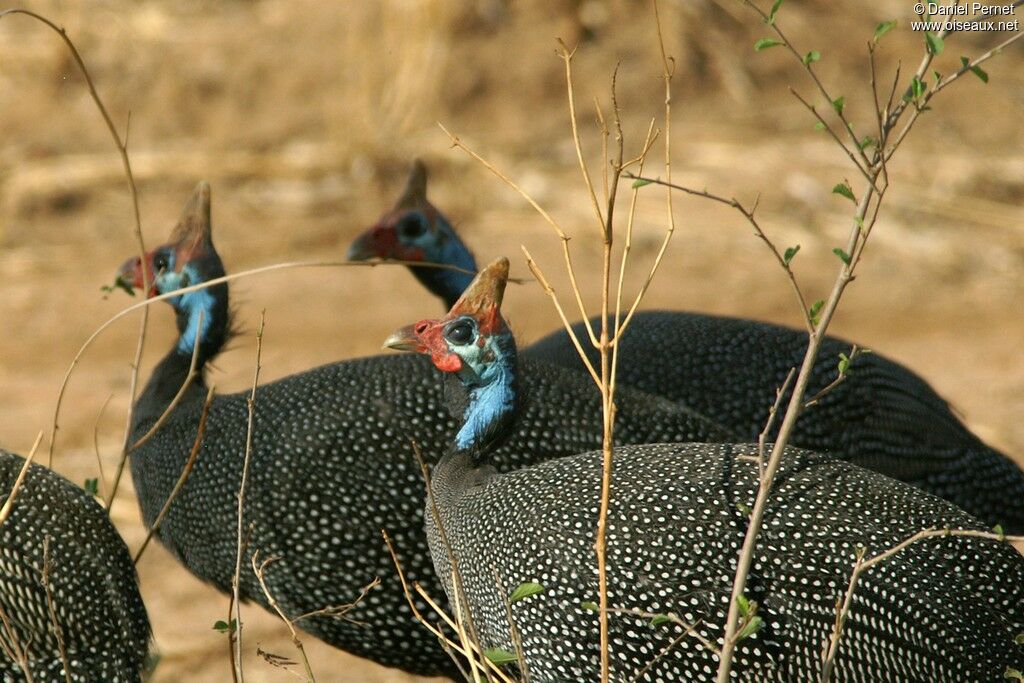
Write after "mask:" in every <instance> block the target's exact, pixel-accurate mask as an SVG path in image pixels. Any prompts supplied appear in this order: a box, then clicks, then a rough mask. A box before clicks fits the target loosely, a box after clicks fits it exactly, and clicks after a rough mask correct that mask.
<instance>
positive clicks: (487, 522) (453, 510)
mask: <svg viewBox="0 0 1024 683" xmlns="http://www.w3.org/2000/svg"><path fill="white" fill-rule="evenodd" d="M504 272H507V262H505V263H504V264H502V263H501V262H496V264H495V265H492V266H490V267H488V268H487V269H485V270H484V271H481V273H480V275H479V276H478V282H477V284H474V285H473V286H471V288H470V290H467V292H474V290H476V293H477V294H478V293H479V292H480V290H481V289H482V290H485V291H486V290H489V289H492V288H493V281H494V280H502V279H503V278H504ZM488 280H490V281H491V283H489V284H488ZM481 282H482V283H484V284H483V285H481V284H480V283H481ZM502 284H503V283H502ZM496 307H497V304H495V306H494V307H493V310H496ZM457 309H458V304H457V305H456V310H453V312H452V313H450V314H449V316H447V317H445V318H443V319H441V320H436V321H422V322H420V323H418V324H417V325H415V326H412V327H409V328H404V329H403V330H401V331H399V332H398V333H396V334H395V335H393V336H392V337H391V338H390V339H389V343H390V344H391V345H392V346H393V347H395V348H401V349H406V350H417V351H419V352H421V353H425V354H430V355H431V356H432V357H433V358H438V357H444V356H445V355H446V354H447V353H452V354H455V355H458V356H459V357H460V358H462V359H463V360H464V361H466V362H467V363H470V362H473V364H474V366H475V367H474V368H473V373H471V374H470V373H465V372H462V371H458V370H455V371H452V370H449V371H448V373H449V376H450V377H451V378H452V379H451V380H450V381H453V382H455V383H457V385H458V386H459V387H461V390H462V391H463V392H465V393H466V394H467V395H468V396H467V400H466V401H464V402H463V403H462V406H463V410H464V413H463V414H462V416H461V419H462V420H463V423H464V428H466V429H469V430H470V431H471V432H472V433H473V434H477V435H483V434H494V433H500V432H502V431H504V430H508V429H513V428H514V423H515V420H516V416H515V412H514V411H511V412H504V413H500V414H497V415H495V414H491V415H490V417H489V419H490V420H491V421H492V422H491V423H488V424H484V423H482V422H481V420H480V415H479V414H478V413H479V412H480V406H481V405H482V404H483V403H484V402H485V401H486V398H481V396H480V395H481V394H486V395H488V396H489V395H493V392H494V388H493V386H491V385H492V384H494V383H498V384H501V383H504V384H506V385H507V387H506V388H507V389H508V390H509V391H512V392H513V393H514V391H515V382H514V380H513V379H512V378H514V370H512V368H514V367H515V365H516V363H517V358H516V352H515V343H514V340H513V339H512V335H511V334H510V333H509V332H508V330H507V329H505V328H504V326H503V325H493V326H492V330H493V332H491V333H487V332H483V331H482V330H483V328H484V322H483V320H482V319H481V317H480V315H479V314H476V315H471V316H470V317H474V318H476V323H477V324H476V326H475V328H474V329H473V333H472V335H471V337H470V341H469V343H468V344H467V343H461V337H460V341H459V342H456V341H455V340H453V339H452V335H451V331H452V330H453V329H454V327H455V326H456V325H460V324H463V323H464V321H465V320H466V318H467V314H466V312H465V311H459V310H457ZM482 310H487V307H486V306H484V307H482ZM434 330H443V333H442V334H439V335H438V334H432V332H433V331H434ZM478 340H479V341H480V343H482V344H484V345H485V346H490V347H492V348H495V349H496V353H495V356H496V359H495V361H493V362H494V363H495V364H499V365H503V366H506V367H505V368H504V369H494V368H488V367H484V366H485V365H486V363H481V362H480V361H479V359H476V360H473V359H472V355H471V353H469V350H470V349H472V348H476V347H477V345H478V344H477V342H478ZM484 412H485V413H486V411H484ZM488 443H489V441H487V440H479V441H478V440H475V439H468V440H462V441H457V442H456V443H454V444H453V445H452V448H451V450H450V451H449V452H448V453H447V454H446V455H445V456H444V457H443V458H442V459H441V461H440V462H439V463H438V465H437V466H436V467H435V468H434V471H433V476H432V482H433V491H434V500H435V503H436V509H437V519H436V521H435V519H434V516H433V514H432V513H430V514H428V515H427V530H428V535H429V538H430V547H431V554H432V556H433V558H434V564H435V568H436V571H437V573H438V575H440V576H442V577H446V590H447V591H448V593H449V596H450V597H453V596H454V590H455V589H454V583H453V581H452V580H451V576H452V572H451V570H452V564H451V561H450V559H449V557H453V558H454V562H455V566H457V568H458V571H459V575H460V576H461V583H462V588H463V591H464V598H463V599H462V600H461V601H460V602H461V603H462V604H464V605H468V607H469V614H470V616H471V619H472V622H473V624H474V627H475V630H476V632H477V633H478V635H479V637H480V639H481V644H482V646H483V647H484V648H485V649H500V650H504V651H507V652H515V642H514V641H513V639H512V636H511V632H512V631H511V628H510V625H509V618H508V612H509V610H511V614H512V620H513V622H514V624H515V627H516V630H517V632H518V634H519V639H520V641H521V645H522V651H523V656H524V664H525V667H526V668H527V669H528V672H529V676H530V680H531V681H534V683H555V682H559V683H561V682H564V681H582V680H595V679H596V677H597V675H598V671H599V669H600V665H599V645H598V644H599V636H598V619H597V616H596V614H595V613H594V611H593V609H594V607H593V604H594V603H596V602H597V600H598V581H597V569H596V567H597V563H596V557H595V551H594V529H595V527H596V524H597V516H598V507H599V500H600V490H601V475H602V454H601V453H600V452H599V451H595V452H590V453H583V454H578V455H575V456H571V457H567V458H562V459H559V460H555V461H550V462H545V463H542V464H540V465H536V466H533V467H527V468H524V469H520V470H517V471H515V472H511V473H506V474H498V473H497V472H495V471H494V470H493V468H491V467H490V464H489V460H490V449H489V446H488ZM755 452H756V445H753V444H750V445H721V444H657V445H648V446H628V447H622V448H618V449H617V450H616V452H615V460H614V462H615V465H614V470H613V472H614V474H613V485H612V491H613V498H612V504H611V508H610V511H609V517H608V519H609V522H608V532H607V547H608V551H607V557H608V566H609V568H610V569H609V574H608V599H609V605H610V607H611V609H612V610H613V612H612V614H610V616H609V623H610V627H609V633H610V638H609V643H610V645H609V656H610V662H611V680H613V681H616V682H626V681H650V682H653V681H659V682H660V681H664V682H668V681H689V682H695V683H702V682H705V681H714V680H716V671H717V667H718V663H717V657H716V656H715V654H714V653H713V652H712V651H711V650H710V649H709V647H708V646H706V645H705V644H703V643H702V642H701V640H700V639H701V638H703V639H704V641H707V643H709V644H710V645H711V646H712V647H714V646H715V644H716V643H717V639H718V637H719V635H720V634H721V632H722V630H723V624H724V621H725V615H726V613H727V611H728V607H729V596H730V591H731V586H732V577H733V574H734V571H735V561H736V557H737V556H738V553H739V549H740V546H741V545H742V543H743V539H744V535H745V532H746V526H747V523H748V516H747V513H745V512H744V510H746V509H749V507H750V506H752V505H753V502H754V498H755V496H756V491H757V486H758V480H757V465H756V463H754V462H749V460H745V459H743V458H740V457H739V456H744V455H746V456H749V455H751V454H752V453H755ZM430 510H431V511H432V508H431V509H430ZM929 527H940V528H941V527H950V528H968V529H983V528H984V527H983V526H982V525H981V524H980V523H979V522H978V521H977V520H975V519H974V518H972V517H971V516H969V515H967V514H965V513H964V512H962V511H961V510H959V509H957V508H956V507H954V506H953V505H950V504H949V503H947V502H945V501H943V500H941V499H939V498H937V497H935V496H932V495H930V494H927V493H924V492H921V491H919V490H917V489H914V488H912V487H910V486H907V485H905V484H903V483H901V482H898V481H895V480H892V479H889V478H887V477H884V476H881V475H879V474H877V473H874V472H870V471H867V470H864V469H861V468H858V467H856V466H853V465H851V464H849V463H847V462H842V461H838V460H835V459H831V458H828V457H826V456H821V455H817V454H813V453H810V452H808V451H803V450H800V449H796V448H789V449H787V451H786V452H785V454H784V456H783V461H782V467H781V469H780V470H779V473H778V476H777V478H776V482H775V487H774V490H773V493H772V496H771V498H770V502H769V504H768V507H767V509H766V513H765V523H764V527H763V530H762V532H761V534H760V536H759V543H758V546H757V550H756V552H755V556H754V562H753V565H752V568H751V574H750V579H749V581H748V585H747V591H746V594H745V595H746V597H747V598H748V599H749V600H750V601H754V602H756V603H757V605H759V607H758V608H757V615H758V616H760V617H761V618H762V619H763V622H764V626H763V627H762V628H761V629H760V630H759V631H757V632H756V633H754V634H752V635H750V636H749V637H747V638H745V639H744V640H742V641H741V642H740V643H739V645H738V647H737V650H736V656H735V665H734V669H733V680H737V681H749V682H751V683H754V682H757V683H761V682H763V681H778V682H780V683H781V682H786V683H791V682H801V681H807V682H809V683H810V682H812V681H819V680H820V678H819V676H820V670H821V653H822V647H823V645H824V644H825V643H827V639H828V636H829V633H830V631H831V628H832V625H833V622H834V619H835V608H836V600H837V599H838V598H841V596H842V595H843V593H844V591H845V589H846V586H847V583H848V581H849V576H850V571H851V569H852V566H853V562H854V557H855V552H856V549H857V548H858V547H866V548H869V549H870V551H871V552H872V553H875V552H879V551H881V550H884V549H887V548H889V547H891V546H893V545H895V544H897V543H898V542H900V541H902V540H904V539H905V538H907V537H909V536H911V535H912V534H914V533H915V532H917V531H919V530H921V529H924V528H929ZM442 529H443V532H444V534H443V537H442V534H441V530H442ZM444 539H447V543H446V542H445V540H444ZM524 582H536V583H539V584H541V585H542V586H543V587H544V590H543V592H542V593H541V594H539V595H535V596H533V597H530V598H527V599H525V600H521V601H518V602H516V603H515V604H513V605H511V606H509V605H508V604H507V596H508V594H509V592H510V591H511V590H512V589H513V588H515V587H516V586H519V585H521V584H522V583H524ZM453 602H454V600H453ZM662 614H671V615H673V617H674V618H676V619H678V620H680V623H677V622H671V621H670V622H668V623H660V625H656V624H658V623H659V622H662V621H663V620H662V619H656V620H653V619H652V618H653V617H655V616H656V615H662ZM652 620H653V621H655V624H652V623H651V622H652ZM691 627H692V633H690V634H686V633H687V631H688V630H689V629H690V628H691ZM1022 627H1024V559H1022V558H1021V557H1020V556H1019V555H1018V554H1017V553H1016V552H1015V551H1014V550H1013V549H1012V548H1010V547H1009V546H1007V545H1005V544H1001V543H998V542H995V541H987V540H978V539H967V538H957V539H953V538H941V539H933V540H929V541H925V542H921V543H918V544H916V545H913V546H911V547H909V548H908V549H906V550H904V551H903V552H901V553H899V554H898V555H896V556H895V557H893V558H892V559H891V560H889V561H888V562H886V563H884V564H882V565H880V566H878V567H876V568H874V569H872V570H870V571H869V572H867V573H866V574H865V575H864V576H863V577H862V579H861V581H860V583H859V585H858V587H857V591H856V593H855V596H854V599H853V607H852V610H851V612H850V615H849V619H848V621H847V623H846V626H845V631H844V636H843V639H842V641H841V645H840V649H839V655H838V659H837V663H836V669H835V678H834V680H836V681H842V682H844V683H850V682H857V683H860V682H863V683H868V682H877V681H900V682H903V683H909V682H918V681H919V682H921V683H933V682H935V681H949V682H951V683H952V682H954V681H995V680H1000V679H1001V677H1002V675H1003V672H1004V671H1005V670H1006V667H1007V666H1013V667H1015V668H1018V669H1019V668H1020V667H1021V666H1022V663H1024V649H1022V648H1021V647H1020V646H1018V645H1016V644H1015V643H1014V637H1015V636H1016V635H1017V634H1018V633H1019V632H1020V631H1021V629H1022ZM697 636H699V638H698V637H697Z"/></svg>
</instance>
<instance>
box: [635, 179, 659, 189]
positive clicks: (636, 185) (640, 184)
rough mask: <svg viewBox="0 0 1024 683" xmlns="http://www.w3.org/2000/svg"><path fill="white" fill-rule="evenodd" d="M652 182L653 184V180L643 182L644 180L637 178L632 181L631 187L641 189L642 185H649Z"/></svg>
mask: <svg viewBox="0 0 1024 683" xmlns="http://www.w3.org/2000/svg"><path fill="white" fill-rule="evenodd" d="M653 182H654V181H653V180H645V179H644V178H637V179H636V180H634V181H633V187H634V188H637V187H643V186H644V185H650V184H651V183H653Z"/></svg>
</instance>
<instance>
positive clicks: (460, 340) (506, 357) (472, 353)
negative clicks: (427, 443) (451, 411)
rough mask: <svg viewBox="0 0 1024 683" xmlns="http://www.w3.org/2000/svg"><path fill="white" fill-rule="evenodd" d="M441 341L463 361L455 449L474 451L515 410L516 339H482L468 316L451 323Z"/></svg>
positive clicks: (503, 336)
mask: <svg viewBox="0 0 1024 683" xmlns="http://www.w3.org/2000/svg"><path fill="white" fill-rule="evenodd" d="M444 337H445V342H446V343H447V345H448V349H449V351H451V352H452V353H454V354H456V355H458V356H459V358H461V359H462V369H461V370H459V372H458V376H459V379H460V380H461V381H462V383H463V385H464V386H466V388H467V389H468V390H469V405H468V407H467V408H466V412H465V415H464V416H463V417H464V421H465V423H464V424H463V426H462V428H461V429H460V430H459V433H458V434H456V436H455V446H456V448H457V449H459V450H476V449H479V448H481V447H483V446H486V445H487V444H486V442H487V440H488V439H489V437H490V435H492V434H493V432H494V431H495V429H496V428H497V427H498V426H499V425H500V423H501V422H502V421H503V419H504V418H506V417H508V416H509V415H510V414H511V413H512V412H513V410H514V409H515V396H516V394H515V379H516V372H515V358H516V349H515V339H514V338H513V336H512V334H511V333H510V332H507V331H506V332H504V333H501V334H494V335H481V334H480V331H479V327H478V325H477V323H476V321H475V320H474V319H473V318H471V317H469V316H462V317H459V318H456V319H455V320H453V321H452V322H450V323H449V324H448V325H447V326H446V327H445V332H444ZM481 338H482V339H483V345H482V346H481V345H480V339H481ZM467 339H468V341H466V340H467Z"/></svg>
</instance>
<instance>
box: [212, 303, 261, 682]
mask: <svg viewBox="0 0 1024 683" xmlns="http://www.w3.org/2000/svg"><path fill="white" fill-rule="evenodd" d="M266 323H267V312H266V310H264V311H262V312H261V313H260V327H259V329H258V330H257V331H256V362H255V364H254V367H253V372H252V389H251V390H250V391H249V397H248V398H247V399H246V400H245V405H246V409H247V410H248V412H249V420H248V424H247V426H246V431H245V456H244V458H243V460H242V481H241V482H240V483H239V485H238V526H237V528H236V531H235V534H236V537H235V543H236V546H235V547H236V552H235V573H234V576H232V577H231V600H230V601H229V602H228V624H230V623H231V608H232V607H234V611H235V628H233V629H232V628H229V629H228V639H229V641H231V642H232V643H234V646H235V656H234V659H233V660H232V665H233V666H234V669H235V671H236V672H237V674H238V681H239V683H243V681H245V676H244V675H243V673H242V606H241V600H240V599H239V594H238V591H239V587H240V584H241V576H242V555H243V554H244V552H245V546H246V542H245V538H244V537H243V533H242V530H243V528H244V526H243V520H244V519H245V488H246V485H247V484H248V483H249V463H250V462H251V461H252V439H253V427H254V423H255V416H256V387H257V385H258V384H259V382H260V367H261V365H260V361H261V359H262V356H263V328H264V326H265V325H266ZM198 336H199V335H198V334H197V335H196V337H197V338H198ZM198 346H199V345H198V344H196V347H197V348H198Z"/></svg>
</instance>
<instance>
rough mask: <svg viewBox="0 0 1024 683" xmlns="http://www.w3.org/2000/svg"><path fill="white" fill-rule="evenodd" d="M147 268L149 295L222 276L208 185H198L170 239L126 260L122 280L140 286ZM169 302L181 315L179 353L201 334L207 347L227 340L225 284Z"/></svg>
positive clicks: (170, 299)
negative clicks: (140, 255) (213, 228)
mask: <svg viewBox="0 0 1024 683" xmlns="http://www.w3.org/2000/svg"><path fill="white" fill-rule="evenodd" d="M143 269H145V272H146V274H147V275H148V277H149V282H150V288H149V291H148V292H147V293H146V295H147V296H149V297H154V296H157V295H159V294H168V293H171V292H174V291H177V290H179V289H183V288H185V287H189V286H191V285H197V284H201V283H203V282H208V281H210V280H213V279H215V278H219V277H223V276H224V274H225V273H224V264H223V263H221V260H220V255H219V254H218V253H217V250H216V249H215V248H214V246H213V238H212V234H211V221H210V185H209V183H207V182H205V181H204V182H201V183H199V185H197V186H196V189H195V192H194V193H193V194H192V197H191V198H190V199H189V200H188V202H187V203H186V204H185V208H184V209H183V210H182V212H181V218H179V219H178V223H177V225H176V226H175V227H174V230H173V232H172V233H171V239H170V241H169V242H167V243H166V244H164V245H161V246H159V247H157V248H156V249H153V250H152V251H150V252H149V253H147V254H146V255H145V258H144V259H140V258H139V257H134V258H130V259H128V260H127V261H125V262H124V264H123V265H122V266H121V270H120V272H119V275H118V277H119V280H120V281H121V282H123V283H125V284H127V285H130V286H131V287H135V288H142V287H143ZM167 302H168V303H170V304H171V306H173V307H174V310H175V312H176V313H177V318H178V330H179V332H181V339H180V342H179V349H180V350H182V351H184V352H186V353H191V351H192V347H193V345H194V343H195V340H196V337H197V336H199V337H200V338H201V340H202V341H203V342H206V343H213V342H214V341H216V342H218V343H219V342H221V341H223V338H224V335H225V334H226V330H227V325H228V321H227V318H228V316H227V306H228V287H227V284H226V283H220V284H217V285H213V286H211V287H208V288H206V289H199V290H196V291H192V292H186V293H184V294H182V295H180V296H173V297H171V298H169V299H167Z"/></svg>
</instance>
